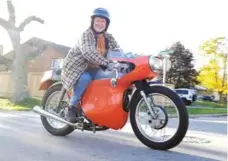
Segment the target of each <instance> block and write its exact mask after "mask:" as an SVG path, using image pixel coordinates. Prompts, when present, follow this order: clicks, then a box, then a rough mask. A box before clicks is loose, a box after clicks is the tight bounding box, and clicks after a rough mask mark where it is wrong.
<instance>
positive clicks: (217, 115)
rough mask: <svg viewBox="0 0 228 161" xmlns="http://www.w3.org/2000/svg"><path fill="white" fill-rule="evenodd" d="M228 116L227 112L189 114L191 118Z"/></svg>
mask: <svg viewBox="0 0 228 161" xmlns="http://www.w3.org/2000/svg"><path fill="white" fill-rule="evenodd" d="M223 116H227V114H199V115H189V118H197V117H223Z"/></svg>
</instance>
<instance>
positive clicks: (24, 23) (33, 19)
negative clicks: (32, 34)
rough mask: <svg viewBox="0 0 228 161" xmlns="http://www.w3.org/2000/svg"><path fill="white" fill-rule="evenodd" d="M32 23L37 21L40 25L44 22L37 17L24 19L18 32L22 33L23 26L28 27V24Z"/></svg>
mask: <svg viewBox="0 0 228 161" xmlns="http://www.w3.org/2000/svg"><path fill="white" fill-rule="evenodd" d="M32 21H37V22H39V23H41V24H43V23H44V20H42V19H41V18H39V17H36V16H29V17H28V18H26V19H25V20H24V21H23V22H22V23H21V24H20V26H19V30H20V31H23V30H24V28H25V26H26V25H28V24H29V23H31V22H32Z"/></svg>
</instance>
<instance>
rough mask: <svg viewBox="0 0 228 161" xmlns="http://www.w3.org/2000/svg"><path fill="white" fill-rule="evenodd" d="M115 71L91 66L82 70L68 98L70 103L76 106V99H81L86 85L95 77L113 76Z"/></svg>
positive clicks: (95, 78)
mask: <svg viewBox="0 0 228 161" xmlns="http://www.w3.org/2000/svg"><path fill="white" fill-rule="evenodd" d="M114 77H115V72H114V71H103V70H102V69H99V68H97V69H96V68H91V69H88V70H86V71H84V72H83V73H82V74H81V76H80V78H79V80H78V81H77V83H75V85H74V87H73V96H72V97H71V100H70V105H72V106H74V107H75V106H76V105H77V104H78V101H79V100H80V99H81V96H82V94H83V93H84V91H85V90H86V88H87V87H88V85H89V84H90V83H91V82H92V81H93V80H97V79H103V78H110V79H111V78H114Z"/></svg>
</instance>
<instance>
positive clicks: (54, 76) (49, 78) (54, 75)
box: [39, 69, 61, 90]
mask: <svg viewBox="0 0 228 161" xmlns="http://www.w3.org/2000/svg"><path fill="white" fill-rule="evenodd" d="M59 81H61V69H53V70H49V71H46V72H44V74H43V77H42V79H41V81H40V87H39V90H47V89H48V88H49V87H50V86H51V85H52V84H53V83H55V82H59Z"/></svg>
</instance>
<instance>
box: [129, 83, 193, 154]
mask: <svg viewBox="0 0 228 161" xmlns="http://www.w3.org/2000/svg"><path fill="white" fill-rule="evenodd" d="M145 93H146V96H147V99H148V101H149V102H150V104H151V101H153V104H154V106H155V108H154V109H155V111H156V112H157V114H158V115H157V116H158V117H157V118H151V115H150V112H149V109H148V108H147V106H146V103H145V101H144V99H143V98H142V96H141V94H140V92H138V91H136V93H135V94H134V95H133V98H132V102H131V104H130V110H131V111H130V122H131V126H132V128H133V131H134V133H135V135H136V137H137V138H138V139H139V140H140V141H141V142H142V143H143V144H144V145H146V146H148V147H150V148H152V149H157V150H167V149H171V148H173V147H175V146H177V145H178V144H179V143H180V142H181V141H182V140H183V138H184V137H185V135H186V132H187V129H188V124H189V123H188V112H187V109H186V106H185V105H184V103H183V101H182V100H181V99H180V98H179V96H178V95H177V94H176V93H175V92H174V91H172V90H171V89H169V88H166V87H164V86H151V87H149V88H148V89H146V91H145ZM169 125H170V127H169V128H167V127H168V126H169ZM175 127H176V128H175ZM175 129H176V130H175ZM159 131H160V132H159ZM165 132H168V134H164V133H165ZM156 134H164V135H163V136H162V138H159V137H156V136H152V135H156Z"/></svg>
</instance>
